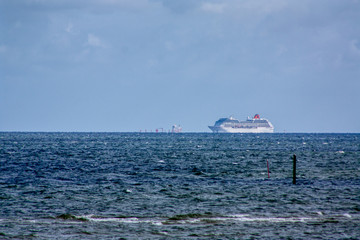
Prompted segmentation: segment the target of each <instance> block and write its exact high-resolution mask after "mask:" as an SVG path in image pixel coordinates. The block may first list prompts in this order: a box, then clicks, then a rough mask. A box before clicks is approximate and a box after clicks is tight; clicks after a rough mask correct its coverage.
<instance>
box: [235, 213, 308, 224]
mask: <svg viewBox="0 0 360 240" xmlns="http://www.w3.org/2000/svg"><path fill="white" fill-rule="evenodd" d="M229 219H233V220H236V221H241V222H275V223H279V222H306V221H309V220H313V218H310V217H258V216H256V217H255V216H250V215H230V216H229Z"/></svg>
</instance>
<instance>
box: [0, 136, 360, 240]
mask: <svg viewBox="0 0 360 240" xmlns="http://www.w3.org/2000/svg"><path fill="white" fill-rule="evenodd" d="M293 154H296V155H297V160H298V161H297V176H298V179H297V184H296V185H293V184H292V159H291V157H292V155H293ZM267 160H268V162H269V166H270V179H269V178H268V173H267V163H266V161H267ZM119 238H123V239H179V238H183V239H184V238H185V239H360V134H190V133H189V134H163V133H161V134H160V133H158V134H155V133H153V134H151V133H147V134H145V133H143V134H138V133H0V239H119Z"/></svg>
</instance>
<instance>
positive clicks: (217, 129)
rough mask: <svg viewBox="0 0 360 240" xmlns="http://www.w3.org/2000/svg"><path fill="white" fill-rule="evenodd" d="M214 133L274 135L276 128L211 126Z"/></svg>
mask: <svg viewBox="0 0 360 240" xmlns="http://www.w3.org/2000/svg"><path fill="white" fill-rule="evenodd" d="M209 128H210V129H211V130H212V131H213V132H214V133H273V132H274V128H232V127H214V126H209Z"/></svg>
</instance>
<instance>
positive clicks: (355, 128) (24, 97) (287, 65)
mask: <svg viewBox="0 0 360 240" xmlns="http://www.w3.org/2000/svg"><path fill="white" fill-rule="evenodd" d="M359 23H360V1H359V0H341V1H340V0H316V1H314V0H302V1H288V0H256V1H254V0H76V1H74V0H16V1H14V0H0V131H71V132H73V131H76V132H89V131H91V132H93V131H95V132H97V131H101V132H132V131H140V130H143V131H144V130H145V129H146V130H147V131H155V129H160V128H164V129H165V130H167V129H170V128H171V126H172V125H173V124H179V125H181V126H182V128H183V131H184V132H210V129H208V127H207V126H209V125H213V124H214V122H215V121H216V120H218V119H219V118H221V117H229V116H233V117H235V118H238V119H240V120H245V119H246V118H247V117H248V116H251V117H252V116H253V115H255V114H256V113H258V114H260V116H261V117H264V118H267V119H269V120H270V121H271V122H272V124H273V125H274V126H275V132H280V133H282V132H319V133H321V132H329V133H333V132H345V133H348V132H349V133H359V132H360V120H359V119H360V107H359V105H360V27H359Z"/></svg>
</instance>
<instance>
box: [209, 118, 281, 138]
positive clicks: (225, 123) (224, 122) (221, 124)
mask: <svg viewBox="0 0 360 240" xmlns="http://www.w3.org/2000/svg"><path fill="white" fill-rule="evenodd" d="M209 128H210V129H211V130H212V131H213V132H214V133H273V132H274V126H273V125H272V124H271V122H270V121H269V120H267V119H265V118H260V115H259V114H255V116H254V117H253V118H252V119H251V118H249V117H248V119H247V120H246V121H239V120H237V119H235V118H233V117H230V118H220V119H219V120H217V121H216V122H215V124H214V126H209Z"/></svg>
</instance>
